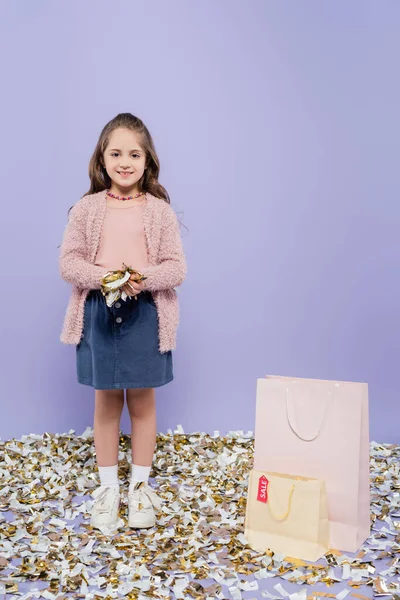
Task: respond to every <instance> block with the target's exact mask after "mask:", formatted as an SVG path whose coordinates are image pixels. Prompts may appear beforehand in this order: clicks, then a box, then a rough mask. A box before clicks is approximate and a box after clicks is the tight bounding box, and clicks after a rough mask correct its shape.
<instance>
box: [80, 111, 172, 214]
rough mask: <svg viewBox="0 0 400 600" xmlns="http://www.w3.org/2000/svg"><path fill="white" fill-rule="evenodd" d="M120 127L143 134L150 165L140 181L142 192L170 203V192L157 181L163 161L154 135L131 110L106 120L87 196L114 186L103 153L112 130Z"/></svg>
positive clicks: (94, 154) (97, 148)
mask: <svg viewBox="0 0 400 600" xmlns="http://www.w3.org/2000/svg"><path fill="white" fill-rule="evenodd" d="M119 128H123V129H130V130H131V131H134V132H135V133H137V134H138V135H140V137H141V145H142V148H143V150H144V151H145V153H146V167H147V168H146V170H145V172H144V174H143V177H142V179H141V180H140V181H139V189H140V191H141V192H145V193H146V192H148V193H149V194H152V196H155V197H156V198H160V199H161V200H165V202H168V204H169V203H170V198H169V195H168V192H167V190H166V189H165V188H164V187H163V186H162V185H161V184H160V183H159V182H158V176H159V174H160V161H159V159H158V156H157V152H156V149H155V147H154V142H153V138H152V137H151V135H150V132H149V130H148V129H147V127H146V125H145V124H144V123H143V121H141V119H139V118H138V117H135V116H134V115H132V114H131V113H120V114H119V115H117V116H116V117H114V119H112V120H111V121H110V122H109V123H107V125H106V126H105V127H104V129H103V131H102V132H101V134H100V137H99V141H98V142H97V145H96V148H95V150H94V152H93V155H92V158H91V159H90V163H89V177H90V189H89V191H88V192H86V194H84V196H88V195H89V194H97V192H102V191H103V190H106V189H109V187H110V186H111V179H110V177H109V176H108V173H107V171H106V170H105V168H104V166H103V164H104V163H103V155H104V151H105V149H106V148H107V145H108V142H109V140H110V136H111V134H112V132H113V131H114V130H115V129H119Z"/></svg>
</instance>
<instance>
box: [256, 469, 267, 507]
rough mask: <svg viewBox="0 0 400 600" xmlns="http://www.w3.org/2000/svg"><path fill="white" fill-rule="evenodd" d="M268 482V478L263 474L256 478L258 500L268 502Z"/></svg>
mask: <svg viewBox="0 0 400 600" xmlns="http://www.w3.org/2000/svg"><path fill="white" fill-rule="evenodd" d="M268 484H269V481H268V479H267V478H266V477H265V475H262V476H261V477H260V479H259V480H258V494H257V500H258V501H259V502H265V503H267V502H268Z"/></svg>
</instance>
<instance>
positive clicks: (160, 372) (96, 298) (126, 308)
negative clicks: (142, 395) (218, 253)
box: [76, 290, 173, 390]
mask: <svg viewBox="0 0 400 600" xmlns="http://www.w3.org/2000/svg"><path fill="white" fill-rule="evenodd" d="M158 339H159V338H158V317H157V308H156V306H155V304H154V300H153V297H152V295H151V293H150V292H142V293H141V294H139V295H138V296H137V300H135V299H134V298H128V299H127V300H126V301H123V300H122V299H121V300H119V302H116V303H115V304H114V305H113V306H112V307H111V308H109V307H108V306H107V304H106V301H105V298H104V296H103V295H102V293H101V292H100V291H98V290H93V291H91V292H90V293H89V295H88V297H87V299H86V302H85V313H84V327H83V336H82V339H81V341H80V343H79V344H78V346H77V348H76V358H77V374H78V382H79V383H82V384H84V385H90V386H92V387H94V388H95V389H97V390H109V389H129V388H153V387H160V386H162V385H165V384H166V383H169V382H170V381H172V380H173V370H172V353H171V352H165V353H162V354H161V353H160V351H159V342H158Z"/></svg>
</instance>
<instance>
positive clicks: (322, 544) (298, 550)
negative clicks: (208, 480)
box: [245, 469, 329, 562]
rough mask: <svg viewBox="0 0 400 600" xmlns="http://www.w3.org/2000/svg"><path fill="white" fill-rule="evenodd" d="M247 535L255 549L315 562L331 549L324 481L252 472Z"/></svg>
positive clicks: (250, 544)
mask: <svg viewBox="0 0 400 600" xmlns="http://www.w3.org/2000/svg"><path fill="white" fill-rule="evenodd" d="M245 537H246V539H247V542H248V544H249V546H251V547H252V548H253V549H254V550H257V551H261V552H264V551H266V550H272V551H273V552H277V553H279V554H285V555H286V556H290V557H293V558H300V559H302V560H308V561H311V562H315V561H317V560H319V559H320V558H321V557H322V556H323V555H324V554H325V553H326V552H327V551H328V548H329V521H328V502H327V496H326V488H325V482H324V481H321V480H319V479H306V478H305V477H293V476H291V475H283V474H280V473H268V472H264V471H256V470H255V469H253V470H252V471H251V472H250V478H249V488H248V496H247V507H246V521H245Z"/></svg>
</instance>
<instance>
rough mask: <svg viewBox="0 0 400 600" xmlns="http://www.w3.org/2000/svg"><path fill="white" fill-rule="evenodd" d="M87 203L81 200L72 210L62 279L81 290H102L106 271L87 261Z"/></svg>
mask: <svg viewBox="0 0 400 600" xmlns="http://www.w3.org/2000/svg"><path fill="white" fill-rule="evenodd" d="M87 215H88V209H87V203H86V202H84V198H83V199H81V200H80V201H79V202H78V203H77V204H75V206H74V207H73V208H72V209H71V212H70V214H69V220H68V224H67V227H66V229H65V232H64V238H63V242H62V244H61V251H60V259H59V267H60V274H61V277H62V278H63V279H64V280H65V281H67V282H68V283H72V284H73V285H76V286H77V287H79V288H81V289H89V290H94V289H100V288H101V280H102V278H103V276H104V274H105V273H104V269H102V268H101V267H97V266H96V265H93V264H91V263H90V262H88V261H87V260H86V255H87V250H86V223H87Z"/></svg>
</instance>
